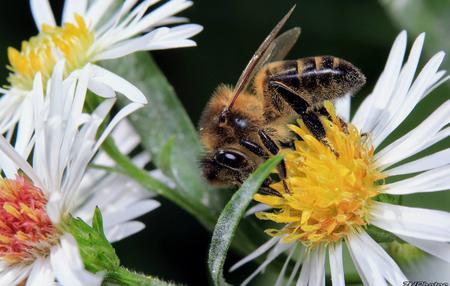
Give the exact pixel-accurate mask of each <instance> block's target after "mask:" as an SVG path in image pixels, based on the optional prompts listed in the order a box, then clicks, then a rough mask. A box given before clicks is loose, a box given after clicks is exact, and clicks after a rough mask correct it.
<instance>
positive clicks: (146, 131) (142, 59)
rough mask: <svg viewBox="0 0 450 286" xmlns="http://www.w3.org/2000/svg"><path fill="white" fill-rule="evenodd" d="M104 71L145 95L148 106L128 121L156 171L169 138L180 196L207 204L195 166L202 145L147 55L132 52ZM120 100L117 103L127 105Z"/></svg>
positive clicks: (110, 63) (198, 172)
mask: <svg viewBox="0 0 450 286" xmlns="http://www.w3.org/2000/svg"><path fill="white" fill-rule="evenodd" d="M102 65H104V66H105V67H106V68H108V69H109V70H111V71H113V72H114V73H117V74H118V75H120V76H122V77H124V78H126V79H127V80H129V81H130V82H132V83H133V84H134V85H136V86H137V87H138V88H139V89H140V90H141V91H142V92H143V93H144V94H145V96H147V99H148V101H149V103H148V104H147V105H146V106H145V107H144V108H142V109H140V110H138V111H137V112H134V113H133V114H132V115H131V116H130V117H129V119H130V121H131V123H132V124H133V126H134V128H135V129H136V131H137V132H138V134H139V135H140V137H141V142H142V145H143V147H144V148H145V149H146V150H147V151H149V152H150V153H151V155H152V157H153V158H156V160H154V163H155V164H157V167H158V168H163V167H164V166H161V165H160V164H161V163H165V162H166V160H161V158H160V157H161V156H163V154H164V152H162V151H163V150H164V148H165V147H167V146H166V144H167V142H168V141H169V139H170V138H172V137H175V139H173V140H174V142H173V145H172V148H171V149H172V156H173V157H172V158H174V160H176V162H177V163H176V164H172V165H171V169H172V170H171V173H172V174H173V177H172V179H173V180H174V181H175V183H176V184H177V186H178V188H177V189H178V191H179V192H180V193H181V194H182V195H183V196H190V197H192V198H194V199H195V200H196V201H197V202H202V203H205V202H206V203H207V202H208V201H209V198H208V194H209V193H210V188H209V186H208V185H207V184H206V182H205V181H204V179H203V177H202V175H201V173H200V170H199V166H198V163H197V162H198V158H199V154H200V152H201V147H200V146H201V145H200V142H199V139H198V135H197V132H196V130H195V128H194V126H193V124H192V122H191V120H190V119H189V117H188V115H187V113H186V111H185V110H184V108H183V106H182V105H181V103H180V101H179V100H178V98H177V96H176V94H175V91H174V90H173V88H172V86H171V85H170V84H169V82H168V81H167V79H166V78H165V76H164V75H163V73H162V72H161V70H160V69H159V68H158V66H157V65H156V64H155V62H154V61H153V59H152V58H151V56H150V55H149V54H148V53H135V54H132V55H129V56H126V57H123V58H120V59H116V60H114V61H107V62H104V63H102ZM126 103H127V100H125V99H123V98H122V100H121V101H120V102H119V104H122V105H123V104H126Z"/></svg>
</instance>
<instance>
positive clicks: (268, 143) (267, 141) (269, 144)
mask: <svg viewBox="0 0 450 286" xmlns="http://www.w3.org/2000/svg"><path fill="white" fill-rule="evenodd" d="M258 135H259V138H260V139H261V141H262V143H263V144H264V146H265V147H266V148H267V150H269V152H270V153H271V154H272V155H277V154H278V152H279V151H280V148H278V145H277V144H276V143H275V141H273V139H272V138H270V136H269V135H268V134H267V133H266V132H265V131H264V130H259V131H258ZM277 169H278V174H279V176H280V179H281V180H282V181H283V186H284V189H285V191H286V192H287V193H289V194H290V193H291V192H290V191H289V188H288V187H287V184H286V182H285V181H284V179H285V178H286V163H285V162H284V160H282V161H281V162H280V164H278V166H277Z"/></svg>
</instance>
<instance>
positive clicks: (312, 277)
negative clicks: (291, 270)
mask: <svg viewBox="0 0 450 286" xmlns="http://www.w3.org/2000/svg"><path fill="white" fill-rule="evenodd" d="M325 254H326V253H325V246H324V245H320V246H318V247H317V248H315V249H313V250H311V252H310V253H309V254H308V255H307V256H306V259H305V262H304V263H303V267H302V270H301V272H300V277H299V280H298V281H297V286H308V285H311V286H312V285H318V286H320V285H322V286H325Z"/></svg>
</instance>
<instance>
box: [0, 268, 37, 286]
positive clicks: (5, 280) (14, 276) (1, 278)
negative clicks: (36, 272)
mask: <svg viewBox="0 0 450 286" xmlns="http://www.w3.org/2000/svg"><path fill="white" fill-rule="evenodd" d="M31 268H32V265H31V266H29V265H27V266H23V265H17V266H9V267H8V268H7V269H4V270H3V271H1V272H0V285H5V286H6V285H8V286H9V285H18V284H19V283H21V282H23V281H24V280H25V278H27V276H28V275H29V273H30V271H31Z"/></svg>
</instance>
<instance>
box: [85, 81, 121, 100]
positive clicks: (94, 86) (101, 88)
mask: <svg viewBox="0 0 450 286" xmlns="http://www.w3.org/2000/svg"><path fill="white" fill-rule="evenodd" d="M88 88H89V90H90V91H92V92H93V93H95V94H96V95H98V96H101V97H103V98H113V97H115V96H116V93H115V92H114V90H113V89H112V88H111V87H109V86H108V85H107V84H104V83H102V82H99V81H95V80H90V81H89V85H88Z"/></svg>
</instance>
